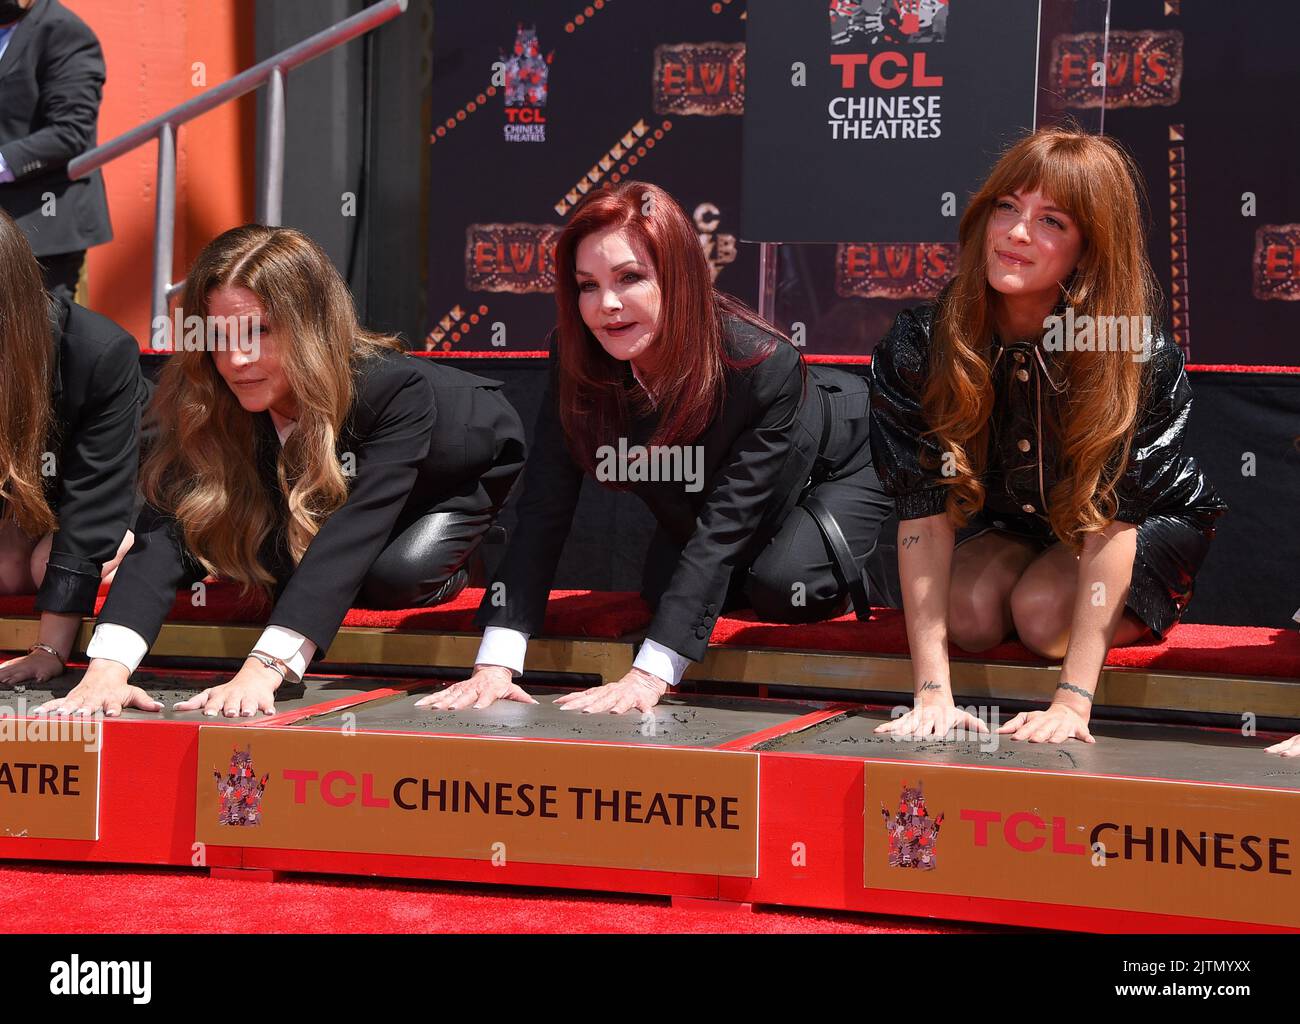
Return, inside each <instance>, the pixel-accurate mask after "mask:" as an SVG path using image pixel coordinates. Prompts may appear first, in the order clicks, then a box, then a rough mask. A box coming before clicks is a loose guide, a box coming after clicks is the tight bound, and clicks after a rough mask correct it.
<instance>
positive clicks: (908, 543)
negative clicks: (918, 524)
mask: <svg viewBox="0 0 1300 1024" xmlns="http://www.w3.org/2000/svg"><path fill="white" fill-rule="evenodd" d="M920 539H921V535H920V534H919V533H914V534H912V535H911V536H910V537H904V538H903V547H905V548H910V547H911V546H912V545H913V544H915V543H916V542H917V541H918V540H920Z"/></svg>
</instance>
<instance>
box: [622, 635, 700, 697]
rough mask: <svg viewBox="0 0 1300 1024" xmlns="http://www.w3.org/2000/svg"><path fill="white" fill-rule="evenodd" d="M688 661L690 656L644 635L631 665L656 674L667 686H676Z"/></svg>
mask: <svg viewBox="0 0 1300 1024" xmlns="http://www.w3.org/2000/svg"><path fill="white" fill-rule="evenodd" d="M690 663H691V659H690V658H687V657H685V656H684V655H681V654H678V653H677V652H676V651H674V650H671V649H670V648H668V647H665V646H664V645H663V644H661V643H656V642H655V641H653V640H651V639H650V638H649V637H646V638H645V639H644V640H642V641H641V649H640V650H639V651H637V652H636V660H635V661H634V662H632V667H633V668H639V669H640V670H641V671H642V672H649V673H650V674H651V675H652V676H658V677H659V678H660V679H662V680H663V681H664V682H665V683H667V684H668V685H669V686H676V685H677V684H678V683H680V682H681V681H682V673H683V672H685V671H686V666H687V665H689V664H690Z"/></svg>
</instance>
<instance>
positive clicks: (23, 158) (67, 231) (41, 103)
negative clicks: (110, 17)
mask: <svg viewBox="0 0 1300 1024" xmlns="http://www.w3.org/2000/svg"><path fill="white" fill-rule="evenodd" d="M103 88H104V55H103V53H102V51H101V50H100V48H99V40H98V39H97V38H95V33H94V32H92V31H91V30H90V27H89V26H88V25H87V24H86V23H85V22H84V21H82V20H81V19H80V18H78V17H77V16H76V15H75V14H73V13H72V12H71V11H70V10H68V9H67V8H66V7H64V6H63V4H61V3H60V2H59V0H0V208H3V209H4V210H6V211H7V212H8V213H9V215H10V216H11V217H13V218H14V220H16V221H17V222H18V226H19V227H20V228H22V230H23V233H24V234H25V235H26V236H27V240H28V242H30V243H31V247H32V252H34V253H35V254H36V258H37V259H38V260H39V261H40V263H41V269H42V271H43V272H44V275H45V287H46V288H48V289H49V290H50V291H52V292H54V293H55V294H57V295H60V296H62V297H63V298H64V299H66V300H68V301H71V300H72V297H73V293H74V292H75V291H76V287H77V279H78V277H80V275H81V265H82V263H83V262H84V261H85V258H86V250H87V249H88V248H90V246H92V245H101V244H103V243H104V242H107V241H109V240H110V239H111V238H112V237H113V229H112V226H111V225H110V223H109V219H108V201H107V198H106V197H105V194H104V179H103V176H102V175H101V174H100V173H99V172H98V171H97V172H95V173H94V174H92V175H91V176H90V177H89V178H84V179H81V180H79V181H72V180H70V179H69V178H68V161H69V160H71V159H72V158H73V157H75V156H79V155H80V154H82V153H84V152H86V151H87V150H89V149H93V148H94V147H95V145H96V142H97V128H96V126H97V123H98V120H99V102H100V97H101V95H102V92H103Z"/></svg>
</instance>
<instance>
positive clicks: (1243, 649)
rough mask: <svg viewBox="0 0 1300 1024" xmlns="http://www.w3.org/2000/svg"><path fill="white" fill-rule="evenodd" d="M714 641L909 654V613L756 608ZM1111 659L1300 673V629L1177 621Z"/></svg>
mask: <svg viewBox="0 0 1300 1024" xmlns="http://www.w3.org/2000/svg"><path fill="white" fill-rule="evenodd" d="M710 643H712V644H713V645H715V646H728V647H776V648H785V649H794V650H807V651H828V652H850V653H855V654H890V655H901V656H906V655H907V624H906V622H905V621H904V618H903V613H902V612H901V611H898V610H897V609H894V608H881V609H877V610H875V611H873V612H872V613H871V620H870V621H869V622H858V621H857V620H856V619H855V618H854V617H853V616H852V614H849V615H842V616H840V618H838V619H832V620H831V621H829V622H813V623H808V624H807V625H802V626H788V625H781V624H779V623H766V622H759V621H758V620H756V619H755V618H754V616H753V613H752V612H737V613H735V614H733V615H728V616H725V617H723V618H720V619H718V624H717V627H716V628H715V629H714V631H713V639H712V640H711V641H710ZM949 654H951V656H952V657H954V658H965V659H970V660H978V661H1020V662H1031V663H1038V664H1047V662H1045V661H1044V660H1043V659H1042V658H1039V657H1038V656H1037V655H1035V654H1032V653H1030V651H1029V650H1028V649H1027V648H1025V647H1023V646H1022V645H1020V644H1019V643H1014V642H1012V643H1004V644H1000V645H998V646H997V647H994V648H992V649H991V650H988V651H982V652H981V653H980V654H978V655H974V654H969V653H967V652H966V651H963V650H961V649H960V648H959V647H954V646H951V645H950V646H949ZM1106 664H1107V665H1113V666H1116V667H1120V668H1143V669H1160V670H1163V671H1175V672H1209V673H1217V674H1226V675H1238V674H1239V675H1247V676H1271V677H1277V678H1282V679H1296V678H1300V633H1298V632H1296V631H1295V630H1293V629H1290V630H1288V629H1268V628H1265V627H1262V626H1209V625H1201V624H1197V623H1188V622H1183V623H1179V624H1178V625H1177V626H1175V627H1174V628H1173V629H1171V630H1170V631H1169V633H1168V634H1167V635H1166V636H1165V639H1164V640H1163V641H1162V642H1160V643H1154V642H1148V643H1138V644H1133V645H1131V646H1128V647H1115V648H1112V650H1111V652H1110V654H1109V655H1107V657H1106Z"/></svg>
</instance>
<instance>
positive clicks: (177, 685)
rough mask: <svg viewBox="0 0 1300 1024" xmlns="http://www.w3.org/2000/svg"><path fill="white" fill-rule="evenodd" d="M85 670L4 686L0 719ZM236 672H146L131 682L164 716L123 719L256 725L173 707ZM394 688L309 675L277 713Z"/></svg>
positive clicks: (283, 695) (284, 692)
mask: <svg viewBox="0 0 1300 1024" xmlns="http://www.w3.org/2000/svg"><path fill="white" fill-rule="evenodd" d="M84 674H85V671H84V669H76V670H74V671H72V672H67V673H64V674H63V675H61V676H59V677H57V678H56V679H51V680H49V681H48V682H45V683H42V684H40V685H39V686H28V687H26V688H25V689H24V688H21V687H7V686H0V715H4V716H8V715H17V714H23V713H25V712H27V711H30V710H31V709H32V708H38V707H40V706H41V705H42V704H44V703H45V702H46V701H48V700H52V699H53V698H55V697H66V696H67V695H68V692H69V691H70V690H71V689H72V688H73V687H74V686H76V685H77V684H78V683H79V682H81V677H82V676H83V675H84ZM232 675H233V673H229V672H227V673H220V672H214V673H211V674H210V675H208V674H203V675H193V674H186V675H174V674H169V673H167V672H161V671H148V670H145V671H140V672H137V673H136V674H135V675H134V676H132V677H131V682H132V684H133V685H135V686H139V687H140V688H141V689H143V690H144V691H145V693H147V694H149V696H150V697H153V698H154V699H155V700H159V701H162V704H163V710H162V711H139V710H136V709H134V708H123V709H122V714H121V718H122V719H126V720H130V721H152V722H185V721H196V722H198V721H203V722H214V721H219V722H234V721H245V722H253V721H256V720H257V719H258V718H264V717H266V716H264V715H254V716H253V717H252V718H243V719H230V718H225V717H219V718H215V719H214V718H209V717H207V716H205V715H204V714H203V712H202V711H175V710H173V708H172V705H173V704H175V703H177V702H178V701H183V700H188V699H189V698H190V697H193V696H194V695H195V694H196V693H198V692H200V691H201V690H203V689H204V688H206V687H209V686H217V685H220V684H221V683H224V682H227V681H229V680H230V678H231V676H232ZM392 685H393V680H391V679H372V678H362V677H357V676H352V677H349V678H346V679H325V678H316V677H313V676H310V675H309V676H307V678H306V679H305V680H304V681H303V683H301V684H299V685H296V686H295V685H292V684H286V685H284V686H281V687H280V688H279V689H278V690H276V692H275V710H276V713H277V714H281V713H283V712H285V711H296V710H298V709H300V708H307V707H312V706H313V705H316V704H323V703H325V702H326V701H332V700H338V699H339V698H340V697H361V696H364V695H365V694H367V693H369V692H371V691H372V690H378V689H382V688H384V687H390V686H392Z"/></svg>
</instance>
